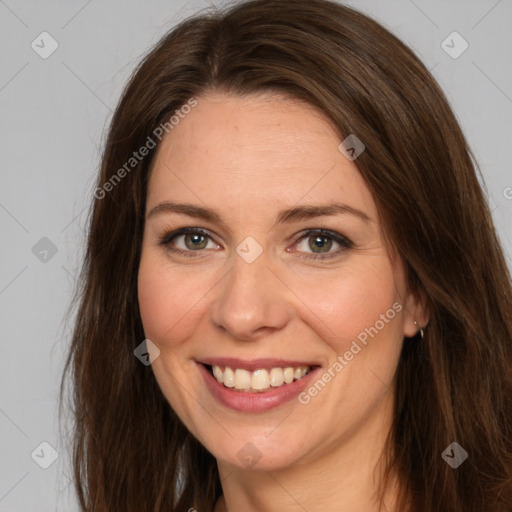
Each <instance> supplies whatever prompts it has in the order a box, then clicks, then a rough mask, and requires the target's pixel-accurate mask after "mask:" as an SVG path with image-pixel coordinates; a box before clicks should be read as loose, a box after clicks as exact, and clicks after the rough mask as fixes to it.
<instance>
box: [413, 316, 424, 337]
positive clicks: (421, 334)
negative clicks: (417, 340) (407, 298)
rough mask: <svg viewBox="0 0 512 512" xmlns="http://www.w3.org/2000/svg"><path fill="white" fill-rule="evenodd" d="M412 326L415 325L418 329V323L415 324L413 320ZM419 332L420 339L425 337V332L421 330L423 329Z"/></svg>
mask: <svg viewBox="0 0 512 512" xmlns="http://www.w3.org/2000/svg"><path fill="white" fill-rule="evenodd" d="M414 325H415V326H416V327H418V322H416V320H414ZM419 332H420V336H421V339H423V338H424V337H425V332H424V330H423V329H420V331H419ZM416 334H417V333H416Z"/></svg>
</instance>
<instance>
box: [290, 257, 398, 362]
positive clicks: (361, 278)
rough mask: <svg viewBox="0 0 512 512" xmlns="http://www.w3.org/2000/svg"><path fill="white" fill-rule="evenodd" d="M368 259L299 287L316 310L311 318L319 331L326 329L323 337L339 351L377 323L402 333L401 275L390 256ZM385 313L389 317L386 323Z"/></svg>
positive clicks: (307, 303)
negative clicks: (400, 321) (370, 260)
mask: <svg viewBox="0 0 512 512" xmlns="http://www.w3.org/2000/svg"><path fill="white" fill-rule="evenodd" d="M365 263H366V264H361V265H357V266H355V265H354V266H351V267H347V268H340V269H339V271H337V272H331V273H329V274H328V275H327V274H326V275H325V277H321V276H320V277H319V278H318V279H315V285H314V287H313V286H311V283H309V284H308V285H307V286H306V285H304V286H303V287H301V289H300V290H298V291H297V295H299V296H300V297H301V298H302V300H303V302H304V304H305V306H306V308H307V309H310V310H311V312H312V313H313V314H312V315H311V314H309V315H308V316H309V322H310V323H311V325H315V326H316V327H315V331H317V332H322V333H323V334H322V337H323V339H324V340H325V341H326V342H327V343H328V344H329V345H330V346H331V348H332V349H333V350H334V351H335V352H336V353H337V354H340V353H343V352H344V351H345V350H348V348H349V347H350V345H351V342H352V340H355V339H357V337H358V336H360V335H361V338H364V333H367V331H366V329H369V328H371V327H373V326H375V324H376V323H377V328H378V330H379V331H382V333H381V334H384V332H387V333H389V334H390V335H392V337H393V338H397V337H399V334H398V332H399V330H400V327H399V322H396V321H393V320H396V319H397V318H396V317H398V313H399V311H400V310H401V309H402V307H403V306H402V307H401V306H400V304H401V301H400V294H399V291H398V290H399V287H400V283H397V282H396V280H395V277H399V276H395V274H394V272H393V269H392V267H391V265H390V263H389V261H388V260H387V259H384V258H376V259H375V260H374V261H372V262H371V263H370V264H368V262H365ZM397 285H398V286H397ZM393 304H395V308H393ZM304 311H306V310H304ZM381 315H384V316H385V317H386V318H385V319H386V320H389V321H386V322H385V323H384V325H382V320H381ZM395 331H396V332H395ZM373 332H374V331H373Z"/></svg>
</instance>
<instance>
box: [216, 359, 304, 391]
mask: <svg viewBox="0 0 512 512" xmlns="http://www.w3.org/2000/svg"><path fill="white" fill-rule="evenodd" d="M212 370H213V375H214V377H215V378H216V379H217V380H218V381H219V382H220V383H221V384H224V386H226V387H228V388H235V389H241V390H256V391H261V390H265V389H268V388H269V387H270V386H272V387H278V386H282V385H283V383H285V384H290V382H293V381H294V380H299V379H301V378H302V377H304V375H306V374H307V373H308V372H309V371H310V370H311V367H309V366H297V367H296V368H292V367H291V366H290V367H287V368H271V369H269V370H267V369H261V370H255V371H253V372H249V371H247V370H243V369H241V368H236V369H234V370H233V369H231V368H229V366H226V367H225V369H224V371H222V368H221V367H220V366H215V365H214V366H212Z"/></svg>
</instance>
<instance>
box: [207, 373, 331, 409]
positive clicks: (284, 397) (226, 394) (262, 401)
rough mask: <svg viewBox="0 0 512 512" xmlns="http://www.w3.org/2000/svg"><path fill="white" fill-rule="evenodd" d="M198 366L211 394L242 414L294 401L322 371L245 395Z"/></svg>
mask: <svg viewBox="0 0 512 512" xmlns="http://www.w3.org/2000/svg"><path fill="white" fill-rule="evenodd" d="M197 365H198V366H199V371H200V372H201V374H202V376H203V378H204V380H205V383H206V385H207V386H208V389H209V390H210V393H211V394H212V395H213V396H214V397H215V398H216V399H217V400H218V401H219V402H220V403H221V404H222V405H224V406H225V407H229V408H230V409H234V410H236V411H241V412H264V411H268V410H270V409H274V408H275V407H279V406H280V405H282V404H284V403H286V402H289V401H290V400H293V399H294V398H296V397H297V396H298V395H299V394H300V393H301V391H302V390H303V389H304V388H305V387H306V386H307V385H308V383H309V382H310V381H311V379H312V378H313V377H314V376H315V375H316V374H317V373H318V372H319V371H320V369H321V368H320V367H317V368H315V369H314V370H312V371H311V372H309V373H308V374H307V375H305V376H304V377H302V378H301V379H299V380H296V381H294V382H291V383H290V384H283V385H282V386H279V387H277V388H270V389H269V390H268V391H265V392H256V393H245V392H243V391H233V389H234V388H227V387H226V386H224V384H221V383H220V382H219V381H218V380H217V379H216V378H215V377H214V376H213V375H212V374H211V373H210V372H209V371H208V369H207V368H206V366H204V365H203V364H201V363H197Z"/></svg>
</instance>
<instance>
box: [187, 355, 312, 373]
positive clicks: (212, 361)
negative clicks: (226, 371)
mask: <svg viewBox="0 0 512 512" xmlns="http://www.w3.org/2000/svg"><path fill="white" fill-rule="evenodd" d="M197 362H198V363H202V364H206V365H210V366H224V367H225V366H229V368H232V369H233V368H240V369H243V370H247V371H254V370H260V369H263V368H287V367H289V366H291V367H295V368H296V367H297V366H319V365H318V363H312V362H304V361H297V360H289V359H269V358H264V359H251V360H245V359H238V358H236V357H209V358H206V359H201V360H198V361H197Z"/></svg>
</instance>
